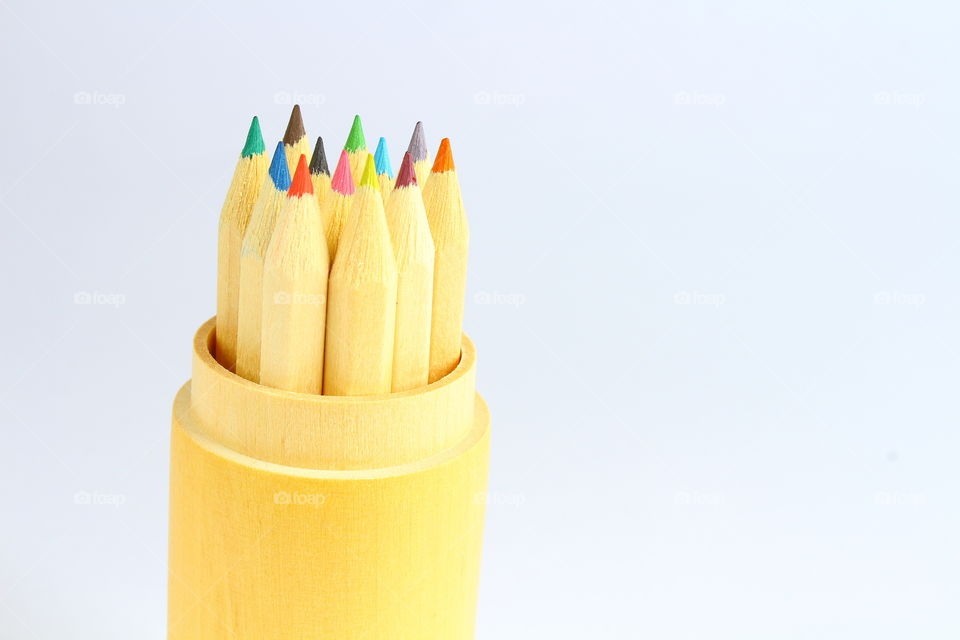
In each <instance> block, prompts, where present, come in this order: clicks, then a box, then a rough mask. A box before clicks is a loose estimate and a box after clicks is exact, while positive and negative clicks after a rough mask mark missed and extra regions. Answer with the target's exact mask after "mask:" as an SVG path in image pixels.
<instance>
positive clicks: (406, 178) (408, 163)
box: [396, 151, 417, 188]
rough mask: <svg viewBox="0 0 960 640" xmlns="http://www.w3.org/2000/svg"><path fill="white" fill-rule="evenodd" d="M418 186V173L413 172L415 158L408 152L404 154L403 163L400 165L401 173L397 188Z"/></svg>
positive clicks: (398, 177) (398, 175) (398, 176)
mask: <svg viewBox="0 0 960 640" xmlns="http://www.w3.org/2000/svg"><path fill="white" fill-rule="evenodd" d="M414 184H417V172H416V171H414V170H413V156H411V155H410V152H409V151H407V152H406V153H404V154H403V162H401V163H400V173H398V174H397V184H396V186H397V188H399V187H409V186H411V185H414Z"/></svg>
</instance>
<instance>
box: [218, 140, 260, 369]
mask: <svg viewBox="0 0 960 640" xmlns="http://www.w3.org/2000/svg"><path fill="white" fill-rule="evenodd" d="M266 173H267V157H266V156H265V155H264V154H263V153H255V154H252V155H250V156H248V157H243V158H240V160H239V161H238V162H237V167H236V169H235V170H234V173H233V179H232V180H231V181H230V188H229V190H228V191H227V197H226V199H225V201H224V204H223V209H222V210H221V212H220V224H219V229H218V234H217V315H218V316H219V317H220V318H221V321H220V332H219V333H218V335H217V357H218V358H220V360H221V362H222V363H223V365H224V366H225V367H227V368H228V369H231V370H233V369H234V368H235V365H236V359H237V323H238V321H239V320H238V315H239V288H240V250H241V245H242V243H243V235H244V233H245V232H246V229H247V225H248V224H249V222H250V217H251V215H252V213H253V207H254V204H255V203H256V201H257V198H258V196H259V194H260V188H261V186H262V184H263V180H264V176H265V175H266Z"/></svg>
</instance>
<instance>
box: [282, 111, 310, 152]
mask: <svg viewBox="0 0 960 640" xmlns="http://www.w3.org/2000/svg"><path fill="white" fill-rule="evenodd" d="M305 135H307V130H306V129H305V128H304V127H303V114H301V113H300V105H298V104H295V105H293V111H291V112H290V121H289V122H288V123H287V132H286V133H284V134H283V144H285V145H289V146H293V145H295V144H297V141H298V140H300V138H302V137H303V136H305Z"/></svg>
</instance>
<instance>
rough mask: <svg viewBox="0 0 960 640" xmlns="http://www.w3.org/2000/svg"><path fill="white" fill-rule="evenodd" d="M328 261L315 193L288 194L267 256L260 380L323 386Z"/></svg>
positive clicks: (297, 387)
mask: <svg viewBox="0 0 960 640" xmlns="http://www.w3.org/2000/svg"><path fill="white" fill-rule="evenodd" d="M303 170H304V175H303V180H305V181H306V180H309V178H308V177H307V176H306V166H305V165H303ZM329 264H330V263H329V260H328V258H327V240H326V237H325V235H324V232H323V223H322V221H321V218H320V210H319V208H318V207H317V201H316V198H315V197H314V195H313V193H304V194H303V195H301V196H294V197H288V198H287V203H286V205H285V206H284V208H283V210H282V212H281V214H280V217H279V219H278V220H277V225H276V228H275V229H274V232H273V237H272V238H271V239H270V244H269V246H268V248H267V254H266V257H265V259H264V268H263V311H262V323H261V326H262V337H261V340H260V383H261V384H264V385H267V386H270V387H275V388H277V389H286V390H289V391H300V392H303V393H320V392H321V390H322V389H323V341H324V327H325V316H326V304H327V299H326V296H327V272H328V271H329Z"/></svg>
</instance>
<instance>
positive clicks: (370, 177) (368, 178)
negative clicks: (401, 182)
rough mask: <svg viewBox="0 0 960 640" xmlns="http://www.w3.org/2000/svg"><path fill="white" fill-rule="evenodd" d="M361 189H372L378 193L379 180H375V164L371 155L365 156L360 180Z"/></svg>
mask: <svg viewBox="0 0 960 640" xmlns="http://www.w3.org/2000/svg"><path fill="white" fill-rule="evenodd" d="M360 186H361V187H373V189H374V190H376V191H380V180H379V179H378V178H377V163H376V161H375V160H374V159H373V154H372V153H368V154H367V164H366V166H364V168H363V176H362V177H361V178H360Z"/></svg>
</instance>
